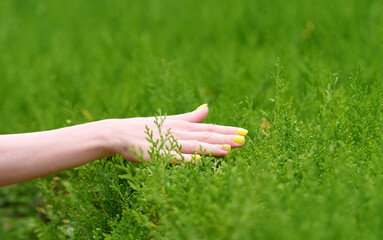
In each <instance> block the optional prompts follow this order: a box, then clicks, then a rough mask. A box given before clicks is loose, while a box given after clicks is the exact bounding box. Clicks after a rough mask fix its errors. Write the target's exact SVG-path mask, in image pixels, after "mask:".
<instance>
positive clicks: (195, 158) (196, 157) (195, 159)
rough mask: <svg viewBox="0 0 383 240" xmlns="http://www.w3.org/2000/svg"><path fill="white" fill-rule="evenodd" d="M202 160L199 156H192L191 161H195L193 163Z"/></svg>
mask: <svg viewBox="0 0 383 240" xmlns="http://www.w3.org/2000/svg"><path fill="white" fill-rule="evenodd" d="M200 158H201V156H200V155H198V154H197V155H193V156H191V160H193V161H198V160H199V159H200Z"/></svg>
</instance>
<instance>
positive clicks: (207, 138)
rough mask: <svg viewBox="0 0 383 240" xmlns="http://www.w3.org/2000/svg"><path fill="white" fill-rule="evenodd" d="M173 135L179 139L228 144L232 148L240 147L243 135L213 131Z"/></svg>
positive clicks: (176, 133)
mask: <svg viewBox="0 0 383 240" xmlns="http://www.w3.org/2000/svg"><path fill="white" fill-rule="evenodd" d="M173 136H174V137H175V138H177V139H179V140H197V141H199V142H205V143H210V144H219V145H223V144H228V145H230V146H231V147H233V148H237V147H241V146H242V145H243V143H244V137H243V136H238V135H227V134H220V133H214V132H174V133H173Z"/></svg>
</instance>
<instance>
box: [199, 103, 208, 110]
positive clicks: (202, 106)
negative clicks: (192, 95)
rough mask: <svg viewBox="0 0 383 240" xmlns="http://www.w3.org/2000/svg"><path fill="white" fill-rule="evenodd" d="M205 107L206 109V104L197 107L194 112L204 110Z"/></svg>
mask: <svg viewBox="0 0 383 240" xmlns="http://www.w3.org/2000/svg"><path fill="white" fill-rule="evenodd" d="M205 107H207V103H205V104H202V105H201V106H199V107H197V109H196V110H200V109H202V108H205Z"/></svg>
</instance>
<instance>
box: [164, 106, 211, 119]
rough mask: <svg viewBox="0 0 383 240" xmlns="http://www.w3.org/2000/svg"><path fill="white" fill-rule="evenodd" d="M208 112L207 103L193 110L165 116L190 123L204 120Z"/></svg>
mask: <svg viewBox="0 0 383 240" xmlns="http://www.w3.org/2000/svg"><path fill="white" fill-rule="evenodd" d="M208 113H209V108H208V106H207V104H204V105H201V106H200V107H198V108H197V109H196V110H194V111H193V112H189V113H184V114H179V115H172V116H168V117H167V118H168V119H172V120H183V121H186V122H191V123H200V122H202V121H203V120H205V118H206V116H207V114H208Z"/></svg>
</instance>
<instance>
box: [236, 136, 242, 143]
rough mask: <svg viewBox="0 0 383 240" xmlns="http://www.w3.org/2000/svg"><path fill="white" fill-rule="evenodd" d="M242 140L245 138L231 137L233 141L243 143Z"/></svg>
mask: <svg viewBox="0 0 383 240" xmlns="http://www.w3.org/2000/svg"><path fill="white" fill-rule="evenodd" d="M244 140H245V138H244V137H243V136H235V137H234V138H233V141H234V142H236V143H243V141H244Z"/></svg>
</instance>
